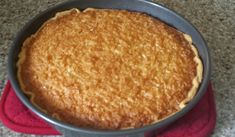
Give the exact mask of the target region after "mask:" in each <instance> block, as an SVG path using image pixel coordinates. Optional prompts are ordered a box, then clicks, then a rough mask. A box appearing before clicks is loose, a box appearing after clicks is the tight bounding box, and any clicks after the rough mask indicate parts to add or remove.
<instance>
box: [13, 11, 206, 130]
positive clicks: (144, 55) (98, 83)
mask: <svg viewBox="0 0 235 137" xmlns="http://www.w3.org/2000/svg"><path fill="white" fill-rule="evenodd" d="M17 68H18V71H17V75H18V76H17V77H18V79H19V82H20V86H21V88H22V89H23V91H24V92H25V93H26V94H28V95H29V97H30V99H31V102H32V103H33V104H35V105H36V106H37V107H38V108H40V109H41V110H43V111H44V112H45V113H47V114H49V115H52V116H54V117H56V118H58V119H60V120H62V121H65V122H68V123H71V124H74V125H77V126H80V127H90V128H96V129H110V130H113V129H125V128H136V127H142V126H144V125H149V124H153V123H156V122H158V121H160V120H162V119H165V118H167V117H169V116H170V115H172V114H174V113H176V112H177V111H179V110H181V109H182V108H183V107H184V106H185V104H186V103H187V102H189V101H190V100H191V99H192V98H193V97H194V95H195V94H196V91H197V89H198V86H199V83H200V82H201V79H202V71H203V67H202V63H201V60H200V58H199V56H198V53H197V50H196V48H195V47H194V46H193V45H192V40H191V37H190V36H189V35H187V34H183V33H182V32H179V31H177V30H175V29H174V28H171V27H169V26H168V25H166V24H164V23H163V22H161V21H159V20H157V19H155V18H152V17H150V16H148V15H146V14H143V13H138V12H129V11H126V10H110V9H109V10H108V9H86V10H85V11H83V12H80V11H79V10H78V9H71V10H68V11H64V12H60V13H58V14H56V16H55V17H54V18H52V19H50V20H48V21H47V22H46V23H44V25H43V26H42V27H41V28H40V29H39V30H38V31H37V32H36V33H35V34H34V35H32V36H30V37H29V38H27V39H26V40H25V42H24V43H23V46H22V50H21V52H20V54H19V60H18V63H17Z"/></svg>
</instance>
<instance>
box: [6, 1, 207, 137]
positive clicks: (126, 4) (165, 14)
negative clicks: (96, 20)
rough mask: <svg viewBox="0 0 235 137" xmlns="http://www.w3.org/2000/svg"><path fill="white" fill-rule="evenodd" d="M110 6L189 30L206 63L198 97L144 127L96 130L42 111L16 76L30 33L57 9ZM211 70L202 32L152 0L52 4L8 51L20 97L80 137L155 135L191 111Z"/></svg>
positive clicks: (68, 133) (51, 121) (63, 130)
mask: <svg viewBox="0 0 235 137" xmlns="http://www.w3.org/2000/svg"><path fill="white" fill-rule="evenodd" d="M89 7H92V8H106V9H107V8H108V9H109V8H110V9H126V10H130V11H138V12H143V13H147V14H149V15H151V16H153V17H155V18H157V19H160V20H162V21H163V22H165V23H167V24H169V25H170V26H172V27H174V28H176V29H178V30H180V31H182V32H184V33H187V34H189V35H190V36H191V37H192V39H193V44H194V45H195V47H196V48H197V50H198V52H199V55H200V57H201V60H202V63H203V79H202V82H201V84H200V87H199V88H198V91H197V94H196V95H195V97H194V98H193V99H192V100H191V101H190V102H189V103H188V104H187V105H186V107H185V108H183V109H182V110H181V111H179V112H177V113H175V114H174V115H172V116H170V117H168V118H167V119H164V120H162V121H160V122H157V123H155V124H152V125H148V126H144V127H141V128H134V129H125V130H112V131H109V130H96V129H88V128H80V127H76V126H73V125H70V124H67V123H64V122H61V121H59V120H56V119H54V118H52V117H51V116H49V115H47V114H45V113H43V112H42V111H40V110H39V109H37V108H36V107H35V106H34V105H33V104H32V103H31V102H30V101H29V99H28V98H27V97H26V95H25V94H24V93H23V92H22V90H21V88H20V85H19V82H18V80H17V67H16V63H17V60H18V54H19V52H20V49H21V46H22V43H23V42H24V41H25V39H26V38H27V37H29V36H30V35H32V34H33V33H35V32H36V31H37V30H38V29H39V28H40V26H41V25H42V24H43V23H44V22H45V21H47V20H48V19H50V18H51V17H53V16H54V15H55V13H57V12H60V11H64V10H68V9H71V8H78V9H80V10H83V9H86V8H89ZM210 72H211V62H210V55H209V50H208V47H207V45H206V42H205V41H204V39H203V37H202V35H201V34H200V33H199V32H198V30H197V29H196V28H195V27H194V26H193V25H192V24H191V23H189V21H187V20H186V19H184V18H183V17H182V16H180V15H179V14H177V13H176V12H174V11H172V10H170V9H168V8H166V7H164V6H162V5H159V4H157V3H154V2H152V1H145V0H73V1H72V0H70V1H67V2H64V3H62V4H59V5H57V6H55V7H52V8H50V9H48V10H46V11H44V12H42V13H40V14H39V15H37V16H36V17H34V18H33V19H32V20H30V21H29V22H28V23H27V24H26V25H25V26H24V27H23V28H22V29H21V30H20V31H19V32H18V33H17V35H16V37H15V39H14V42H13V44H12V47H11V49H10V51H9V55H8V76H9V79H10V82H11V84H12V86H13V88H14V90H15V92H16V94H17V96H18V97H19V99H20V100H21V101H22V102H23V103H24V104H25V105H26V106H27V107H28V108H29V109H30V110H31V111H33V112H34V113H36V114H37V115H38V116H39V117H41V118H42V119H44V120H45V121H47V122H48V123H49V124H51V125H52V126H54V127H55V128H56V129H58V130H59V131H60V132H61V133H63V134H65V136H78V137H143V136H144V135H145V134H149V135H151V134H152V135H153V134H157V133H158V132H160V130H162V129H163V128H164V127H166V126H167V125H169V124H171V123H172V122H174V121H175V120H177V119H179V118H180V117H182V116H184V115H185V114H186V113H187V112H188V111H190V110H191V109H192V108H193V107H194V106H195V105H196V104H197V102H198V101H199V100H200V98H201V97H202V96H203V95H204V93H205V91H206V88H207V86H208V83H209V79H210Z"/></svg>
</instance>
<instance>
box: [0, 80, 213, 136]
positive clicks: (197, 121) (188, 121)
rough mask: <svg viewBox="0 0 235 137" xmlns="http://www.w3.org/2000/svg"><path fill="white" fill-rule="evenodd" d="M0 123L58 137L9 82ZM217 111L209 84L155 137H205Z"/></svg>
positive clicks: (15, 129)
mask: <svg viewBox="0 0 235 137" xmlns="http://www.w3.org/2000/svg"><path fill="white" fill-rule="evenodd" d="M0 120H1V121H2V123H3V124H4V125H5V126H6V127H8V128H10V129H12V130H14V131H16V132H21V133H27V134H40V135H59V134H60V133H59V132H58V131H56V130H55V129H53V128H52V127H51V126H50V125H48V124H47V123H46V122H44V121H43V120H42V119H40V118H39V117H37V116H36V115H35V114H34V113H32V112H31V111H30V110H29V109H27V108H26V107H25V106H24V105H23V104H22V103H21V101H20V100H19V99H18V98H17V96H16V95H15V92H14V91H13V88H12V87H11V84H10V82H9V81H8V82H7V84H6V87H5V89H4V91H3V94H2V97H1V101H0ZM215 122H216V111H215V103H214V96H213V90H212V87H211V85H209V87H208V89H207V91H206V93H205V95H204V96H203V98H202V99H201V100H200V101H199V103H198V104H197V105H196V106H195V107H194V108H193V109H192V110H191V111H190V112H189V113H187V114H186V115H185V116H184V117H182V118H180V119H179V120H177V121H176V122H174V123H173V124H171V125H170V126H168V127H167V128H166V129H165V130H164V131H162V132H161V133H160V134H158V137H206V136H209V135H210V134H211V132H212V130H213V129H214V127H215Z"/></svg>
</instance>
